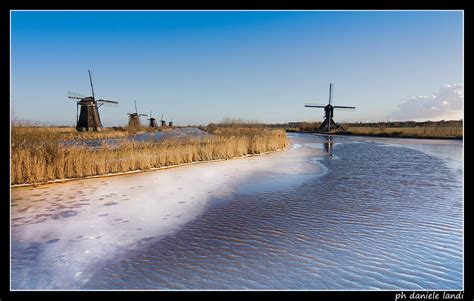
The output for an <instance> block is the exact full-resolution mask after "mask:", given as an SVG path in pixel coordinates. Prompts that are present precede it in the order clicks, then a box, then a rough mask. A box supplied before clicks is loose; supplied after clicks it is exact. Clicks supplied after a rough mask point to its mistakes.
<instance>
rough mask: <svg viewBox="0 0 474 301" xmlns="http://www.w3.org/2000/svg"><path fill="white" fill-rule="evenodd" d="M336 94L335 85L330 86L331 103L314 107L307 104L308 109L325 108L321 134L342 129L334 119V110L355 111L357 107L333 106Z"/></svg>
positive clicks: (320, 127) (320, 129) (320, 128)
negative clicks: (332, 102)
mask: <svg viewBox="0 0 474 301" xmlns="http://www.w3.org/2000/svg"><path fill="white" fill-rule="evenodd" d="M333 94H334V84H332V83H331V84H329V103H328V104H327V105H325V106H324V105H312V104H306V105H305V107H307V108H324V121H323V123H322V124H321V125H320V126H319V129H318V130H319V132H323V133H328V132H330V131H331V130H333V129H335V130H340V129H341V128H342V127H341V126H340V125H339V124H337V123H336V122H335V121H334V119H333V117H334V109H338V108H339V109H355V107H348V106H333V105H332V104H331V101H332V98H333Z"/></svg>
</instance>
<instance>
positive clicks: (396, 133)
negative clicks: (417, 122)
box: [341, 127, 463, 139]
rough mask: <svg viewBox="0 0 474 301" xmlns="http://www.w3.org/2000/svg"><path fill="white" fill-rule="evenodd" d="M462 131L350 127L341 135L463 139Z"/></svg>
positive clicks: (425, 128)
mask: <svg viewBox="0 0 474 301" xmlns="http://www.w3.org/2000/svg"><path fill="white" fill-rule="evenodd" d="M462 131H463V130H462V127H400V128H374V127H349V128H347V129H346V131H345V132H342V133H341V134H349V135H362V136H378V137H399V138H434V139H439V138H451V139H462V137H463V132H462Z"/></svg>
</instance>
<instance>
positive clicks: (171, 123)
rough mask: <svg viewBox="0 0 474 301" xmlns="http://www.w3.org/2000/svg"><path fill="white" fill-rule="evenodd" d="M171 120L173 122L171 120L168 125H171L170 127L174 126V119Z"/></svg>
mask: <svg viewBox="0 0 474 301" xmlns="http://www.w3.org/2000/svg"><path fill="white" fill-rule="evenodd" d="M170 119H171V120H170V122H168V125H169V126H173V117H171V118H170Z"/></svg>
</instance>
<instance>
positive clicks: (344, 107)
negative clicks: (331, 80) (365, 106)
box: [334, 106, 356, 109]
mask: <svg viewBox="0 0 474 301" xmlns="http://www.w3.org/2000/svg"><path fill="white" fill-rule="evenodd" d="M334 108H337V109H355V108H356V107H348V106H334Z"/></svg>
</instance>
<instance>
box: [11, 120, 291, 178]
mask: <svg viewBox="0 0 474 301" xmlns="http://www.w3.org/2000/svg"><path fill="white" fill-rule="evenodd" d="M209 132H210V133H211V134H212V135H209V136H206V137H202V138H199V139H192V138H166V139H162V140H158V141H146V142H136V141H123V142H120V143H119V144H118V145H113V146H111V145H108V144H106V143H102V144H101V145H100V147H96V148H94V149H91V148H90V147H87V146H84V145H70V146H66V145H64V144H63V143H61V142H62V140H61V138H60V137H61V135H57V134H50V133H48V131H44V130H36V129H32V128H30V129H28V130H25V129H18V128H13V129H12V148H11V185H18V184H39V183H48V182H51V181H63V180H65V179H78V178H79V179H80V178H86V177H91V176H101V175H109V174H124V173H130V172H132V171H137V170H142V171H146V170H152V169H158V168H164V167H172V166H179V165H183V164H186V163H193V162H202V161H212V160H219V159H231V158H236V157H242V156H246V155H255V154H263V153H266V152H269V151H276V150H279V149H282V148H284V147H285V146H287V145H288V139H287V136H286V133H285V132H284V131H283V130H270V129H266V128H225V129H220V128H213V129H209ZM81 134H82V133H81ZM97 134H98V135H101V136H102V135H103V134H102V133H97ZM71 135H72V137H73V136H74V134H71ZM78 135H79V134H78ZM108 136H113V134H110V135H108Z"/></svg>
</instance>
